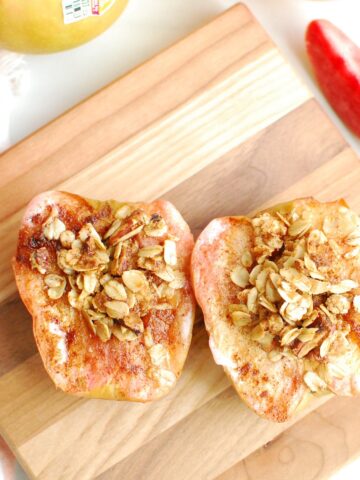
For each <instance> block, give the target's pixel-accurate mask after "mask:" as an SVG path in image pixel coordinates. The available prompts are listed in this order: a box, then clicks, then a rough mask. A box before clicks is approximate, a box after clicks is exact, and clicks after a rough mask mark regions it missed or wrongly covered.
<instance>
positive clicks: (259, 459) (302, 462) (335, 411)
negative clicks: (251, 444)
mask: <svg viewBox="0 0 360 480" xmlns="http://www.w3.org/2000/svg"><path fill="white" fill-rule="evenodd" d="M359 407H360V399H359V398H352V399H349V398H336V399H332V400H330V401H329V402H327V403H326V404H325V405H323V406H321V407H320V408H319V409H318V410H316V411H314V412H312V413H310V414H309V415H308V416H307V417H306V418H304V419H303V420H302V421H301V422H299V423H297V424H296V425H294V426H293V427H291V428H289V429H288V430H287V431H285V432H284V433H282V434H281V435H280V436H279V437H277V438H276V439H275V440H274V441H272V442H270V443H269V444H267V445H266V446H264V447H262V448H261V449H259V450H258V451H257V452H255V453H254V454H252V455H250V456H249V457H247V458H246V459H245V460H243V461H242V462H240V463H238V464H236V465H234V466H233V467H231V468H230V469H229V470H227V471H226V472H224V473H223V474H221V475H220V476H218V477H217V479H216V480H257V479H260V478H266V479H267V480H279V479H280V478H301V479H303V480H307V479H312V480H321V479H328V478H330V477H331V476H332V474H334V472H336V471H337V470H339V469H340V468H341V467H343V466H344V465H345V464H346V463H348V462H349V461H351V460H354V459H356V458H358V457H359V455H360V437H359V435H358V431H357V426H358V425H359V422H360V408H359ZM300 472H301V473H300ZM344 478H345V477H344Z"/></svg>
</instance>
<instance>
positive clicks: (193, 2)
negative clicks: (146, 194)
mask: <svg viewBox="0 0 360 480" xmlns="http://www.w3.org/2000/svg"><path fill="white" fill-rule="evenodd" d="M235 3H237V2H236V1H232V0H130V5H129V7H128V8H127V10H126V12H125V14H124V15H123V16H122V17H121V18H120V20H119V21H118V22H117V23H116V24H115V25H114V26H113V27H112V28H111V29H110V30H108V31H107V32H106V33H105V34H103V35H102V36H101V37H99V38H97V39H95V40H94V41H92V42H90V43H88V44H87V45H85V46H83V47H79V48H77V49H75V50H72V51H69V52H65V53H59V54H54V55H44V56H26V57H25V60H26V62H27V64H28V67H29V70H30V80H31V83H30V90H29V92H28V93H27V95H26V96H25V97H23V98H20V99H19V100H18V101H17V103H16V107H15V109H14V111H13V113H12V116H11V119H10V136H11V143H16V142H17V141H19V140H21V139H22V138H24V137H25V136H26V135H28V134H30V133H31V132H33V131H34V130H36V129H37V128H39V127H41V126H42V125H44V124H46V123H47V122H49V121H50V120H52V119H53V118H55V117H56V116H58V115H59V114H60V113H62V112H64V111H65V110H67V109H68V108H70V107H72V106H73V105H75V104H76V103H77V102H79V101H80V100H82V99H84V98H86V97H87V96H89V95H90V94H92V93H93V92H95V91H96V90H98V89H99V88H101V87H102V86H104V85H106V84H107V83H109V82H110V81H112V80H113V79H115V78H116V77H118V76H119V75H121V74H123V73H125V72H127V71H128V70H130V69H131V68H132V67H134V66H136V65H138V64H139V63H141V62H143V61H144V60H146V59H148V58H149V57H151V56H152V55H153V54H154V53H157V52H159V50H161V49H163V48H165V47H167V46H169V45H170V44H172V43H173V42H174V41H176V40H178V39H179V38H181V37H183V36H184V35H186V34H187V33H189V32H191V31H192V30H194V29H196V28H197V27H199V26H201V25H203V24H204V23H206V22H207V21H208V20H210V19H211V18H213V17H214V16H215V15H217V14H218V13H220V12H222V11H223V10H225V9H226V8H228V7H230V6H231V5H233V4H235ZM245 3H246V4H247V5H248V6H249V7H250V8H251V9H252V11H253V12H254V13H255V14H256V16H257V17H258V19H259V20H260V21H261V22H262V24H263V25H264V27H265V28H266V29H267V31H268V32H269V33H270V34H271V36H272V37H273V39H274V40H275V42H276V43H277V44H278V46H279V47H280V49H281V50H282V52H283V53H284V54H285V56H286V57H287V58H288V59H289V61H290V62H291V63H292V64H293V66H294V68H295V69H296V70H297V71H298V72H299V74H300V75H302V76H303V78H304V80H305V81H306V82H307V84H308V85H309V87H310V88H311V89H312V90H313V91H314V92H315V94H316V96H317V97H318V99H319V100H320V102H321V103H322V104H323V106H324V108H326V109H327V110H328V112H329V114H330V115H331V117H332V118H333V120H334V121H335V123H337V125H338V126H339V128H340V129H341V130H342V132H343V133H344V135H345V136H346V138H347V140H348V141H349V142H350V143H351V144H352V145H353V146H354V147H355V148H356V149H357V151H358V152H359V153H360V142H359V140H357V139H355V138H354V137H353V136H352V135H351V134H350V133H349V132H348V131H347V130H346V128H345V127H344V126H343V125H342V124H341V122H340V121H339V120H338V119H337V117H336V116H335V115H334V114H333V113H332V111H331V110H330V109H329V108H328V106H327V104H326V102H325V101H324V100H323V98H322V97H321V95H320V93H319V91H318V90H317V87H316V86H315V84H314V83H313V81H312V78H311V74H310V71H309V68H308V64H307V62H306V57H305V52H304V41H303V38H304V31H305V28H306V25H307V24H308V22H309V21H310V20H311V19H313V18H328V19H329V20H332V21H333V22H334V23H336V24H337V25H338V26H339V27H340V28H342V29H343V30H344V31H345V32H346V33H347V34H348V35H349V36H351V37H352V38H353V39H354V40H355V41H356V42H357V43H358V44H359V45H360V28H359V23H360V0H248V1H245ZM0 470H1V469H0ZM357 470H358V471H359V470H360V463H359V462H354V463H352V464H350V465H349V466H348V467H345V468H344V469H343V470H342V471H341V472H339V473H338V474H336V476H335V477H336V479H337V480H340V479H341V480H342V479H344V480H345V479H346V480H348V479H355V478H359V473H356V471H357ZM335 477H334V478H335Z"/></svg>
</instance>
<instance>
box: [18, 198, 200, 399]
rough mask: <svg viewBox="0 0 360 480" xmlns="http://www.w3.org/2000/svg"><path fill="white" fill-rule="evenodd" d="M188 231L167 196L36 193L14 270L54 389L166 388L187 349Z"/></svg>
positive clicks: (113, 394) (122, 395) (128, 393)
mask: <svg viewBox="0 0 360 480" xmlns="http://www.w3.org/2000/svg"><path fill="white" fill-rule="evenodd" d="M192 249H193V237H192V234H191V232H190V230H189V227H188V225H187V224H186V223H185V221H184V220H183V218H182V217H181V215H180V213H179V212H178V211H177V210H176V208H175V207H174V206H173V205H171V204H170V203H169V202H166V201H162V200H159V201H155V202H153V203H149V204H146V203H119V202H116V201H112V200H111V201H105V202H100V201H95V200H88V199H85V198H81V197H79V196H77V195H73V194H70V193H64V192H47V193H43V194H41V195H39V196H37V197H36V198H34V199H33V200H32V202H31V203H30V205H29V206H28V208H27V210H26V213H25V216H24V218H23V221H22V224H21V228H20V232H19V240H18V246H17V252H16V256H15V258H14V259H13V268H14V272H15V277H16V283H17V286H18V289H19V292H20V296H21V298H22V300H23V302H24V303H25V305H26V307H27V308H28V310H29V312H30V314H31V315H32V317H33V329H34V335H35V340H36V343H37V346H38V349H39V352H40V355H41V358H42V361H43V363H44V366H45V368H46V370H47V372H48V373H49V375H50V377H51V378H52V380H53V381H54V383H55V385H56V386H57V387H59V388H60V389H62V390H63V391H65V392H68V393H73V394H77V395H81V396H85V397H96V398H106V399H116V400H131V401H140V402H145V401H150V400H154V399H157V398H160V397H162V396H163V395H165V394H166V393H168V392H169V390H170V389H171V388H173V387H174V385H175V383H176V380H177V378H178V377H179V375H180V373H181V371H182V368H183V366H184V362H185V359H186V356H187V352H188V349H189V346H190V341H191V335H192V326H193V320H194V311H195V304H194V298H193V294H192V290H191V285H190V280H189V276H190V255H191V252H192Z"/></svg>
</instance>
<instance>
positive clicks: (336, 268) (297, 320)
mask: <svg viewBox="0 0 360 480" xmlns="http://www.w3.org/2000/svg"><path fill="white" fill-rule="evenodd" d="M252 226H253V231H254V240H253V246H252V248H251V249H249V250H248V251H245V252H244V253H243V254H242V258H241V264H240V265H237V266H236V267H235V268H234V269H233V270H232V272H231V273H230V278H231V280H232V282H233V283H234V284H235V285H237V286H238V287H240V291H239V292H238V294H237V297H238V299H239V301H240V303H237V304H231V305H229V317H230V319H231V321H232V322H233V324H234V325H235V326H236V327H238V328H242V329H244V332H247V333H248V334H249V335H250V337H251V338H252V339H253V340H254V341H256V342H258V344H259V345H261V347H262V348H263V350H265V351H266V352H267V354H268V356H269V359H270V360H272V361H273V362H277V361H279V360H280V359H281V358H282V357H284V356H286V357H289V358H296V359H298V361H301V362H303V364H304V372H305V374H304V381H305V383H306V384H307V386H308V387H309V389H310V390H311V391H312V392H320V391H325V390H327V389H328V387H329V385H328V383H327V380H328V376H329V375H330V374H331V376H332V377H334V376H335V377H337V378H339V379H341V378H343V377H346V375H347V365H349V363H351V362H354V361H356V362H359V355H358V351H357V350H358V349H357V347H356V345H354V342H350V341H349V334H350V331H351V326H350V323H349V322H348V321H347V315H348V314H350V313H351V312H360V290H359V288H358V287H359V285H358V283H357V282H356V281H354V280H353V279H352V278H347V277H346V276H345V275H348V276H351V275H349V272H351V268H347V267H346V265H345V266H344V263H345V264H346V263H350V262H353V263H354V262H358V261H359V259H360V220H359V217H358V216H357V215H356V214H355V213H354V212H352V211H351V210H349V209H348V208H346V207H344V206H338V207H337V208H336V210H334V211H333V215H327V216H324V217H322V216H321V215H320V216H317V215H314V214H313V213H312V212H311V210H308V211H302V212H301V213H300V214H299V212H298V211H297V210H296V208H293V210H291V211H288V212H286V213H284V212H283V213H280V212H277V211H269V212H265V213H261V214H259V215H257V216H256V217H255V218H253V219H252ZM359 368H360V363H359Z"/></svg>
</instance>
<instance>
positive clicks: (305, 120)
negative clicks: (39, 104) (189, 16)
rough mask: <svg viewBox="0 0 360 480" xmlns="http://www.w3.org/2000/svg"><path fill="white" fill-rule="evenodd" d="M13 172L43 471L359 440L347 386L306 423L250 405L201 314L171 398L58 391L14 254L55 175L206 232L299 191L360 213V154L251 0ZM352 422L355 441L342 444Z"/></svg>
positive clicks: (20, 320) (250, 464)
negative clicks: (213, 223)
mask: <svg viewBox="0 0 360 480" xmlns="http://www.w3.org/2000/svg"><path fill="white" fill-rule="evenodd" d="M0 171H1V172H2V175H1V177H0V200H1V201H0V229H1V235H2V249H1V250H0V300H1V304H0V433H1V434H3V435H4V436H5V438H6V439H7V441H8V442H9V443H10V445H11V447H12V449H13V450H14V451H15V453H16V455H17V456H18V458H19V460H20V461H21V463H22V464H23V466H24V468H25V469H26V470H27V472H28V473H29V475H30V477H32V478H36V479H40V480H57V479H66V480H83V479H84V480H86V479H91V478H102V479H106V480H108V479H110V480H111V479H119V478H127V479H128V480H152V479H157V480H159V479H165V480H187V479H189V480H193V479H199V480H203V479H204V480H207V479H209V480H210V479H215V478H219V479H235V478H236V479H241V478H249V479H255V478H256V479H260V478H264V477H265V473H266V476H267V477H268V478H270V479H280V478H284V477H285V475H286V476H287V475H288V474H291V477H292V478H293V479H294V480H297V479H299V480H300V479H302V480H307V479H310V478H311V479H313V478H326V476H327V475H329V474H330V473H331V472H332V471H334V469H336V468H338V467H339V466H340V464H343V463H344V462H346V461H347V460H349V459H350V458H352V457H354V456H355V455H357V454H358V453H359V450H360V442H359V441H358V439H357V437H356V435H355V433H354V432H355V430H354V425H355V423H356V422H352V421H351V416H352V415H355V417H354V418H357V417H356V415H357V414H356V405H357V402H358V400H357V399H352V400H349V399H331V400H330V401H329V402H328V403H326V404H325V405H323V406H322V407H320V408H319V409H318V410H316V411H315V412H313V413H311V414H310V415H308V416H307V417H306V418H305V419H303V420H302V421H301V422H299V423H296V424H295V425H293V426H292V424H294V423H295V422H296V421H297V420H299V418H296V419H295V420H294V421H293V422H290V423H287V424H281V425H277V424H273V423H270V422H268V421H265V420H262V419H259V418H258V417H256V416H255V415H254V414H253V413H252V412H251V411H249V410H248V409H247V408H246V407H245V406H244V405H243V404H242V402H241V401H240V400H239V399H238V397H237V395H236V394H235V392H234V391H233V389H232V387H231V386H230V385H229V383H228V381H227V379H226V378H225V375H224V373H223V371H222V369H221V368H220V367H218V366H216V365H215V363H214V361H213V359H212V357H211V354H210V351H209V348H208V344H207V336H206V334H205V331H204V327H203V323H202V318H201V315H200V314H199V315H198V318H197V322H196V326H195V329H194V339H193V343H192V347H191V350H190V354H189V357H188V360H187V362H186V366H185V369H184V372H183V375H182V377H181V379H180V381H179V383H178V385H177V387H176V388H175V389H174V390H173V392H172V393H171V394H170V395H169V396H168V397H166V398H164V399H162V400H160V401H158V402H156V403H153V404H147V405H139V404H130V403H125V402H124V403H121V402H106V401H101V400H82V399H79V398H76V397H72V396H67V395H65V394H63V393H61V392H59V391H56V390H55V388H54V387H53V385H52V383H51V381H50V379H49V378H48V376H47V375H46V374H45V371H44V369H43V367H42V365H41V361H40V358H39V356H38V354H37V353H36V347H35V345H34V340H33V337H32V332H31V319H30V318H29V315H28V314H27V313H26V311H25V308H24V307H23V305H22V304H21V302H20V300H19V298H18V296H17V294H16V289H15V285H14V280H13V275H12V272H11V269H10V264H9V261H10V258H11V255H12V254H13V252H14V248H15V241H16V235H17V228H18V224H19V220H20V218H21V215H22V212H23V209H24V207H25V205H26V204H27V202H28V201H29V200H30V199H31V198H32V197H33V196H34V195H35V194H37V193H38V192H40V191H43V190H46V189H50V188H59V189H63V190H68V191H72V192H75V193H78V194H81V195H85V196H89V197H95V198H99V199H106V198H111V197H113V198H116V199H119V200H121V199H123V200H152V199H154V198H157V197H161V196H162V197H165V198H167V199H169V200H170V201H172V202H174V203H175V205H176V206H177V207H178V208H179V210H180V211H181V212H182V213H183V215H184V216H185V218H186V220H187V221H188V222H189V224H190V226H191V228H192V229H193V231H194V233H195V235H197V234H198V233H199V231H201V229H202V228H204V226H205V225H206V224H207V223H208V222H209V220H210V219H211V218H213V217H216V216H222V215H228V214H246V213H248V212H251V211H253V210H255V209H257V208H259V207H261V206H263V205H267V204H271V203H273V202H277V201H280V200H282V199H289V198H292V197H296V196H304V195H314V196H316V197H318V198H319V199H324V200H327V199H333V198H336V197H339V196H343V197H345V198H346V199H347V200H348V201H349V203H350V204H351V206H352V207H353V208H355V209H357V210H358V211H360V193H359V192H358V188H357V183H358V180H360V165H359V161H358V159H357V158H356V156H355V155H354V153H353V152H352V151H351V149H350V148H349V146H348V145H347V144H346V142H345V141H344V139H343V138H342V137H341V136H340V135H339V133H338V132H337V131H336V130H335V128H334V127H333V125H332V124H331V123H330V121H329V120H328V118H327V117H326V116H325V115H324V113H323V112H322V111H321V109H320V108H319V106H318V105H317V103H316V102H315V100H314V99H313V98H312V96H311V94H310V93H309V92H308V90H307V89H306V88H305V87H304V86H303V84H302V83H301V81H300V80H299V79H298V78H297V77H296V75H295V74H294V72H293V71H292V69H291V68H290V66H289V65H288V64H287V63H286V61H285V60H284V59H283V58H282V57H281V55H280V54H279V52H278V51H277V49H276V48H275V47H274V45H273V43H272V42H271V40H270V39H269V38H268V36H267V35H266V33H265V32H264V31H263V29H262V28H261V27H260V26H259V24H258V23H257V21H256V20H255V19H254V18H253V16H252V15H251V13H250V12H249V11H248V10H247V9H246V8H245V7H244V6H242V5H238V6H235V7H233V8H232V9H231V10H229V11H228V12H226V13H224V14H223V15H222V16H220V17H218V18H217V19H215V20H214V21H213V22H211V23H210V24H208V25H206V26H205V27H203V28H202V29H200V30H199V31H197V32H195V33H193V34H192V35H190V36H189V37H187V38H186V39H184V40H183V41H181V42H179V43H178V44H176V45H174V46H173V47H171V48H170V49H168V50H166V51H165V52H162V53H161V54H159V55H158V56H157V57H155V58H153V59H152V60H150V61H149V62H147V63H146V64H145V65H142V66H141V67H139V68H138V69H136V70H134V71H133V72H131V73H130V74H128V75H127V76H126V77H123V78H121V79H119V80H117V81H115V82H114V83H113V84H111V85H110V86H109V87H107V88H105V89H104V90H102V91H101V92H99V93H97V94H95V95H94V96H93V97H91V98H90V99H88V100H87V101H85V102H83V103H82V104H80V105H79V106H77V107H76V108H74V109H72V110H70V111H69V112H67V113H66V114H64V115H63V116H62V117H60V118H59V119H57V120H55V121H54V122H52V123H51V124H50V125H48V126H47V127H45V128H43V129H42V130H40V131H39V132H37V133H35V134H34V135H32V136H31V137H29V138H28V139H26V140H25V141H23V142H22V143H20V144H19V145H17V146H15V147H14V148H12V149H11V150H9V151H8V152H6V153H5V154H3V155H2V157H0ZM324 401H325V400H324V399H323V400H319V402H318V403H316V404H313V405H312V406H311V409H314V408H315V407H318V406H319V405H320V404H321V403H323V402H324ZM354 411H355V412H354ZM305 413H306V412H304V414H303V415H305ZM313 429H316V435H313ZM337 432H340V434H339V435H341V436H343V437H344V436H346V439H347V447H346V448H342V449H340V450H339V449H338V448H337V449H336V451H337V452H338V455H337V456H336V458H335V456H334V455H333V452H334V449H335V448H336V445H340V443H341V440H340V439H339V438H337ZM279 435H280V437H279ZM275 437H277V440H275V441H274V442H273V443H271V444H270V446H269V447H266V448H264V445H265V444H267V443H268V442H270V441H272V440H273V439H274V438H275ZM309 438H310V439H311V440H309ZM330 439H333V440H331V441H330ZM309 442H310V443H309ZM311 442H312V443H311ZM336 442H338V443H336ZM311 445H315V446H316V448H312V446H311ZM258 448H261V449H260V450H259V451H258V452H257V453H252V452H254V451H255V450H257V449H258ZM339 448H340V447H339ZM339 452H340V453H339ZM250 454H252V455H250ZM249 455H250V456H249ZM245 458H246V460H244V459H245ZM304 459H306V460H309V461H307V462H306V469H304V468H302V466H303V464H304V463H305V462H304ZM267 465H269V467H268V466H267ZM270 468H271V475H270V474H269V470H270Z"/></svg>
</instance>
